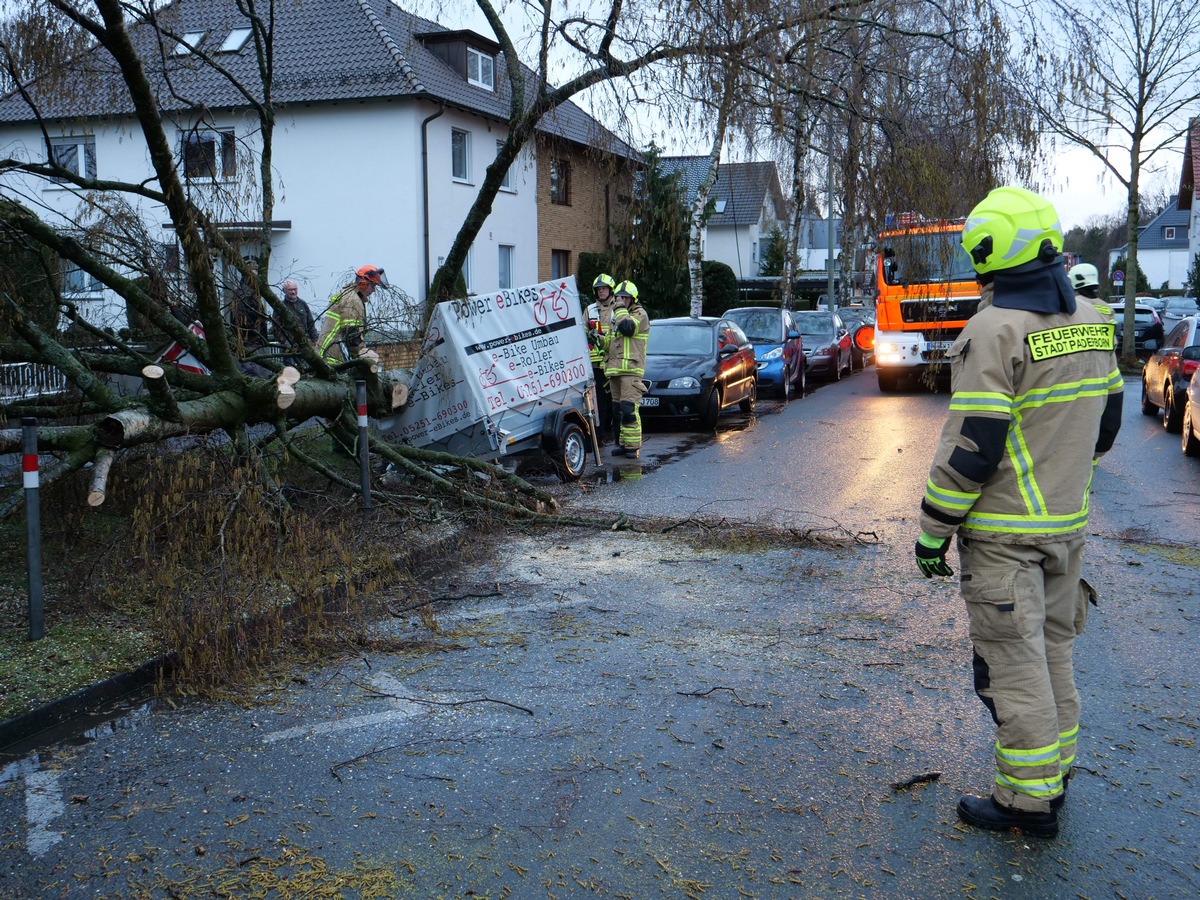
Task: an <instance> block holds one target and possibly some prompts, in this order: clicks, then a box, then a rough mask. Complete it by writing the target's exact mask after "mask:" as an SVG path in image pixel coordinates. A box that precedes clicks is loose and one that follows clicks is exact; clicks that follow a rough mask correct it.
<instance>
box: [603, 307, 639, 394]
mask: <svg viewBox="0 0 1200 900" xmlns="http://www.w3.org/2000/svg"><path fill="white" fill-rule="evenodd" d="M626 316H632V317H633V318H634V319H635V320H636V321H637V331H636V332H634V334H633V336H632V337H625V335H623V334H621V332H619V331H617V325H618V324H619V323H620V321H621V320H622V319H624V318H625V317H626ZM612 325H613V327H612V331H610V332H609V333H608V334H607V335H606V336H605V338H604V342H605V349H604V374H605V375H608V376H610V377H611V376H613V375H645V374H646V340H647V339H648V338H649V337H650V317H649V316H648V315H647V314H646V310H645V309H644V308H643V307H642V306H641V304H638V303H635V304H633V308H632V309H626V308H625V307H623V306H618V307H617V308H616V309H614V310H613V318H612Z"/></svg>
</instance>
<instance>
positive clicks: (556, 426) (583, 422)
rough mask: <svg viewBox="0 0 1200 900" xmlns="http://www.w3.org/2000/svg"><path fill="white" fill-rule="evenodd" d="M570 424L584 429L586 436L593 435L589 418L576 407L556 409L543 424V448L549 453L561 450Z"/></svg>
mask: <svg viewBox="0 0 1200 900" xmlns="http://www.w3.org/2000/svg"><path fill="white" fill-rule="evenodd" d="M568 422H574V423H575V424H576V425H578V426H579V427H580V428H582V429H583V433H584V434H585V435H590V434H591V433H592V432H591V428H590V426H589V425H588V421H587V418H586V417H585V416H584V415H583V413H581V412H580V411H579V410H577V409H575V408H574V407H568V408H566V409H556V410H555V411H554V412H552V413H550V414H549V415H547V416H546V419H545V421H543V422H542V447H544V448H545V449H546V450H547V451H555V450H558V449H560V447H561V444H562V434H563V429H564V428H565V427H566V424H567V423H568Z"/></svg>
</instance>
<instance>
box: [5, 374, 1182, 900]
mask: <svg viewBox="0 0 1200 900" xmlns="http://www.w3.org/2000/svg"><path fill="white" fill-rule="evenodd" d="M1127 389H1128V390H1129V391H1130V402H1129V403H1128V404H1127V407H1128V408H1127V414H1126V418H1125V426H1124V430H1123V432H1122V436H1121V438H1120V439H1119V441H1118V446H1117V449H1116V450H1115V451H1114V453H1113V454H1112V455H1111V456H1110V457H1108V458H1106V459H1105V460H1104V462H1103V463H1102V464H1101V470H1100V472H1099V474H1098V476H1097V479H1096V484H1095V499H1094V504H1095V506H1096V507H1097V509H1096V511H1095V513H1094V516H1093V527H1092V531H1093V532H1094V537H1093V539H1092V542H1091V545H1090V549H1089V562H1088V576H1089V580H1091V581H1092V582H1093V583H1094V584H1097V586H1098V587H1100V588H1101V591H1102V594H1103V597H1102V601H1101V602H1102V605H1101V607H1100V609H1099V610H1097V611H1094V612H1093V614H1092V617H1091V619H1090V621H1089V623H1088V628H1087V632H1086V634H1085V635H1084V636H1083V637H1082V638H1081V640H1080V642H1079V644H1078V645H1077V653H1078V658H1079V666H1078V668H1079V684H1080V689H1081V693H1082V695H1083V699H1084V721H1083V725H1082V735H1081V739H1080V757H1079V763H1080V765H1081V767H1082V768H1081V769H1080V770H1079V772H1078V777H1077V778H1076V779H1075V780H1074V781H1073V782H1072V786H1071V795H1070V799H1069V801H1068V804H1067V807H1066V809H1065V811H1064V813H1063V815H1062V819H1061V821H1062V830H1061V832H1060V835H1059V837H1058V838H1057V839H1056V840H1054V841H1045V840H1038V839H1026V838H1023V837H1021V836H1019V835H1012V834H992V833H982V832H977V831H975V830H972V829H968V828H965V827H964V826H961V825H959V824H958V823H957V821H956V818H955V815H954V804H955V802H956V800H957V798H958V796H959V795H960V794H961V793H962V792H964V791H974V792H980V793H983V792H986V790H987V782H988V778H989V772H990V769H991V752H990V743H991V740H992V732H991V725H990V721H989V720H988V719H987V718H986V714H985V713H984V711H983V708H982V707H981V706H980V704H979V703H978V701H977V700H976V698H975V696H974V694H973V693H972V691H971V686H970V675H969V647H968V642H967V637H966V615H965V612H964V611H963V610H962V609H961V603H960V602H959V600H958V596H957V589H956V585H955V584H954V583H953V582H952V581H944V582H934V581H926V580H924V579H921V578H919V577H918V576H915V573H914V571H913V567H912V564H911V562H910V559H909V553H910V548H911V543H912V540H913V536H914V529H915V518H914V515H915V510H916V506H917V503H918V502H919V499H920V495H921V491H922V489H923V484H924V478H925V471H926V469H927V466H928V461H929V456H930V454H931V452H932V446H931V442H932V440H933V438H934V437H935V436H936V434H937V431H938V429H939V428H940V424H941V420H942V417H943V416H944V413H945V406H946V400H947V398H946V396H945V395H944V394H943V395H929V394H913V395H881V394H879V393H878V391H877V390H876V389H875V387H874V383H873V379H872V377H871V373H870V372H868V373H865V374H860V375H856V376H855V377H854V378H852V379H850V380H849V381H844V382H842V383H840V384H835V385H828V386H823V387H821V388H819V389H818V390H816V391H815V392H813V393H812V394H811V395H810V396H808V397H806V398H804V399H803V400H801V401H799V402H795V401H793V402H792V403H791V404H788V405H787V406H786V407H783V406H781V405H779V404H772V403H763V404H762V408H761V410H760V412H761V414H760V415H759V416H758V417H757V419H756V420H755V421H753V422H751V423H749V424H747V423H746V422H745V419H744V417H741V416H738V415H736V414H731V415H730V416H729V417H728V419H727V420H723V421H722V429H721V433H720V435H719V438H718V439H717V440H716V441H707V440H697V439H696V438H695V436H693V435H689V434H686V433H683V432H679V431H674V430H670V429H653V430H652V433H651V435H650V438H649V440H648V442H647V450H646V451H645V453H644V459H643V466H642V468H641V472H640V475H641V477H640V478H631V477H628V476H632V475H635V474H638V473H636V472H635V471H634V470H633V469H630V468H629V467H625V468H623V469H621V470H619V471H618V477H617V478H616V479H615V480H613V481H612V482H611V483H609V480H610V477H611V475H612V473H611V471H608V470H606V471H605V472H604V473H603V474H601V475H595V476H590V477H588V478H585V481H584V483H583V484H582V485H581V486H577V487H571V488H564V489H563V490H562V491H561V494H562V496H563V498H564V500H565V501H566V502H567V503H568V505H569V506H570V507H571V508H576V509H587V510H596V509H609V510H612V511H614V512H615V511H617V510H624V511H628V512H629V513H631V514H634V515H650V514H653V515H655V516H661V517H665V518H667V519H671V520H673V521H677V522H683V521H684V520H686V519H688V518H689V517H690V516H692V515H693V514H701V515H703V516H705V517H706V518H709V519H711V518H714V517H719V516H726V517H727V518H728V519H729V520H731V521H742V520H746V519H754V520H756V521H759V522H766V523H770V524H772V525H775V526H780V527H784V528H791V529H794V530H795V532H796V533H810V534H813V535H816V536H818V537H821V538H828V539H833V538H839V537H840V538H842V539H843V540H841V541H840V542H839V543H836V544H833V543H830V544H824V545H817V546H808V545H801V544H797V543H796V542H793V541H790V540H782V541H780V540H768V539H764V538H763V537H762V536H761V535H757V534H756V532H754V530H753V529H750V528H743V529H734V530H732V531H724V532H720V533H719V534H718V536H717V537H716V538H714V536H713V534H712V533H711V532H706V531H704V530H703V529H701V528H700V527H699V526H695V525H681V526H680V527H677V528H675V529H674V530H672V531H671V532H670V533H669V534H667V535H661V534H659V535H650V534H642V533H634V532H628V531H624V532H604V533H592V532H581V531H574V530H572V531H563V532H560V533H557V534H554V535H551V536H544V535H538V536H533V537H529V536H520V535H512V536H509V537H508V538H506V539H505V541H504V542H503V544H502V546H500V547H498V553H497V559H496V560H495V561H493V562H489V563H487V564H485V565H477V566H469V567H464V568H463V569H461V570H459V571H455V572H448V573H441V574H440V575H438V576H437V577H431V579H430V580H429V582H428V583H427V584H426V585H425V590H426V592H427V593H428V594H429V595H430V596H439V595H457V596H461V595H473V596H472V597H471V598H470V599H466V600H462V601H459V602H457V603H454V604H452V605H442V606H439V607H438V611H437V621H438V625H439V628H440V631H438V632H430V631H429V630H428V629H426V628H425V627H424V626H422V625H420V623H418V622H416V621H412V622H401V621H399V620H397V621H396V622H393V623H390V624H389V625H388V626H387V628H388V629H389V631H390V634H391V636H393V637H396V638H399V639H401V640H412V641H413V642H414V644H413V648H412V649H411V650H406V651H402V652H391V653H357V654H352V653H347V655H346V656H344V657H343V658H341V659H338V660H331V661H330V664H329V665H328V666H325V667H322V668H318V669H311V670H304V671H296V672H294V673H291V677H290V678H286V679H282V680H279V681H276V682H272V683H270V684H265V685H264V686H263V688H262V690H261V694H260V696H259V698H258V702H257V703H255V704H254V705H252V706H250V707H243V706H234V705H223V704H207V703H206V704H195V705H185V706H182V707H179V708H171V707H169V706H167V705H165V704H157V703H150V704H145V705H142V706H139V707H138V708H136V709H135V710H134V711H133V712H131V713H130V714H129V715H126V716H123V717H119V718H116V719H114V720H112V721H111V722H108V723H106V724H104V725H102V726H99V727H97V728H95V729H93V730H92V731H90V732H89V733H87V734H84V735H78V736H76V737H74V738H72V739H69V740H63V741H60V742H58V743H56V744H54V745H53V746H48V747H43V748H40V749H37V750H35V751H32V752H28V753H25V754H22V755H20V756H18V757H17V758H15V759H11V760H10V761H7V763H6V764H4V766H3V768H2V769H0V823H2V824H0V896H3V897H9V896H12V897H22V898H23V897H43V896H44V897H60V896H65V897H97V896H107V897H133V896H149V897H193V896H194V897H211V896H230V897H244V896H253V895H255V892H256V891H258V892H262V893H260V894H258V895H261V896H278V897H318V896H346V897H358V896H384V897H400V896H404V897H483V896H488V897H505V896H511V897H518V898H524V897H530V898H541V897H568V896H575V897H581V896H601V897H630V898H643V897H706V898H707V897H721V898H725V897H729V898H735V897H797V898H807V897H889V898H890V897H943V896H962V897H972V898H974V897H979V898H984V897H1013V898H1046V897H1064V898H1065V897H1088V898H1099V897H1121V898H1150V897H1193V896H1196V895H1197V893H1200V822H1198V821H1197V815H1198V814H1200V792H1198V791H1197V785H1196V779H1197V778H1198V777H1200V776H1198V775H1197V765H1196V763H1197V759H1198V756H1197V752H1196V743H1195V742H1196V738H1197V732H1198V729H1200V711H1198V706H1197V674H1198V670H1200V663H1198V662H1197V654H1196V652H1195V651H1196V645H1197V637H1198V628H1197V594H1196V586H1197V571H1198V569H1197V565H1198V564H1200V541H1198V538H1197V533H1196V529H1195V528H1194V525H1193V524H1192V523H1194V522H1195V521H1196V517H1197V516H1196V514H1197V511H1198V506H1200V504H1198V502H1197V497H1198V496H1200V466H1197V465H1196V464H1195V461H1194V460H1187V459H1184V458H1183V456H1182V454H1180V452H1179V447H1178V439H1177V437H1176V436H1174V435H1170V436H1169V435H1166V434H1165V433H1164V432H1163V430H1162V428H1161V426H1159V425H1157V424H1154V423H1153V422H1152V421H1151V420H1149V419H1145V418H1143V417H1142V416H1141V415H1140V414H1139V413H1138V412H1137V409H1136V394H1137V385H1136V382H1134V381H1130V382H1129V383H1128V388H1127ZM898 411H902V412H903V416H899V415H897V412H898ZM601 482H604V483H601ZM696 535H702V536H703V540H700V541H695V540H690V539H689V538H691V537H693V536H696ZM853 536H858V539H859V540H858V541H857V542H856V541H854V540H850V539H849V538H851V537H853ZM381 636H383V635H381ZM930 773H938V777H937V779H936V780H930V781H925V782H921V783H918V784H916V785H913V786H911V787H907V788H901V789H896V787H895V785H897V784H898V783H901V782H904V781H906V780H908V779H912V778H914V777H918V776H923V775H928V774H930Z"/></svg>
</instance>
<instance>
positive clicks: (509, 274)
mask: <svg viewBox="0 0 1200 900" xmlns="http://www.w3.org/2000/svg"><path fill="white" fill-rule="evenodd" d="M516 259H517V248H516V247H513V246H510V245H508V244H501V245H500V287H502V288H510V287H512V286H513V267H514V264H515V263H516Z"/></svg>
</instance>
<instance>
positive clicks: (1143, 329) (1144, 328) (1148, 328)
mask: <svg viewBox="0 0 1200 900" xmlns="http://www.w3.org/2000/svg"><path fill="white" fill-rule="evenodd" d="M1110 308H1111V309H1112V314H1113V320H1114V321H1115V322H1116V325H1117V354H1118V355H1120V353H1121V344H1122V332H1123V331H1124V329H1125V304H1124V303H1114V304H1112V306H1111V307H1110ZM1133 340H1134V344H1133V349H1134V352H1135V353H1137V354H1140V355H1142V356H1145V355H1146V354H1147V353H1152V352H1153V351H1155V350H1157V349H1158V348H1159V347H1161V346H1162V340H1163V326H1162V319H1160V318H1159V317H1158V313H1156V312H1155V311H1154V307H1152V306H1146V305H1144V304H1141V303H1138V304H1136V305H1135V306H1134V308H1133Z"/></svg>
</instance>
